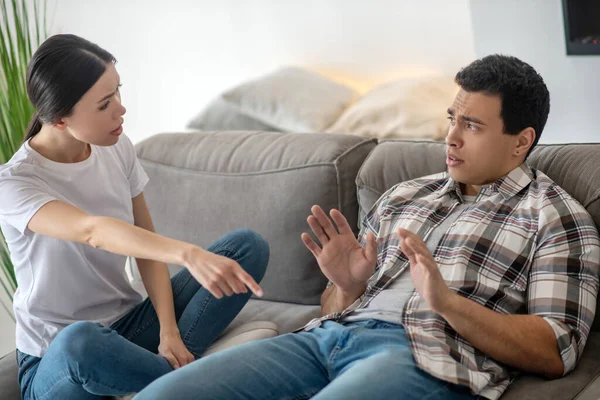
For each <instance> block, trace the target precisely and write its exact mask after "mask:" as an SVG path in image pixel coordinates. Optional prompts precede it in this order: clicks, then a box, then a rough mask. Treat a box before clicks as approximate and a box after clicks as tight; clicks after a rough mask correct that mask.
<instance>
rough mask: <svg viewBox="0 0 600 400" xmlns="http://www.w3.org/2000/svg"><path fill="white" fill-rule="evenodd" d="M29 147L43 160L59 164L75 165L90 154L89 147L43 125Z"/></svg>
mask: <svg viewBox="0 0 600 400" xmlns="http://www.w3.org/2000/svg"><path fill="white" fill-rule="evenodd" d="M29 145H30V146H31V148H32V149H34V150H35V151H37V152H38V153H40V154H41V155H42V156H44V157H45V158H47V159H49V160H51V161H54V162H59V163H77V162H81V161H84V160H86V159H87V158H88V157H89V156H90V154H91V146H90V145H89V144H87V143H85V142H81V141H79V140H77V139H75V138H74V137H73V136H71V134H70V133H68V132H66V131H61V130H58V129H55V128H54V127H52V126H50V125H43V126H42V129H41V130H40V132H39V133H38V134H37V135H35V136H34V137H33V138H32V139H31V140H30V141H29Z"/></svg>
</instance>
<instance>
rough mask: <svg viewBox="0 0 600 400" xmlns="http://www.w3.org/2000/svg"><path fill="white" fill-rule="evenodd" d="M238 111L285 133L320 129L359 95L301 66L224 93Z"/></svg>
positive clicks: (319, 130) (321, 130) (288, 68)
mask: <svg viewBox="0 0 600 400" xmlns="http://www.w3.org/2000/svg"><path fill="white" fill-rule="evenodd" d="M223 98H224V99H225V100H226V101H227V102H229V103H230V104H234V105H235V106H236V107H237V108H238V110H239V112H241V113H242V114H246V115H248V116H250V117H252V118H254V119H257V120H259V121H261V122H263V123H265V124H267V125H269V126H273V127H275V128H277V129H279V130H281V131H284V132H323V131H324V130H325V129H326V128H327V127H329V126H330V125H331V124H333V123H334V122H335V121H336V120H337V119H338V117H339V116H340V115H341V114H342V112H344V110H345V109H346V108H347V107H348V106H349V105H350V104H351V103H352V102H354V101H355V100H356V99H357V98H358V93H357V92H356V91H354V90H353V89H352V88H350V87H348V86H345V85H342V84H341V83H337V82H335V81H332V80H331V79H328V78H325V77H324V76H321V75H318V74H315V73H312V72H309V71H306V70H304V69H301V68H296V67H287V68H282V69H279V70H277V71H275V72H273V73H271V74H269V75H266V76H264V77H262V78H259V79H256V80H253V81H250V82H246V83H244V84H242V85H240V86H237V87H235V88H233V89H231V90H229V91H227V92H225V93H224V94H223Z"/></svg>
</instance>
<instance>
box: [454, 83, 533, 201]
mask: <svg viewBox="0 0 600 400" xmlns="http://www.w3.org/2000/svg"><path fill="white" fill-rule="evenodd" d="M501 108H502V103H501V99H500V96H498V95H489V94H484V93H481V92H466V91H465V90H463V89H460V91H459V92H458V93H457V95H456V97H455V99H454V102H453V103H452V106H451V107H450V108H449V109H448V114H449V119H450V127H449V130H448V135H447V136H446V145H447V147H446V155H447V157H446V164H447V165H448V173H449V174H450V176H451V177H452V179H454V180H455V181H457V182H459V183H461V184H463V186H464V187H463V191H464V194H467V195H475V194H477V193H479V190H480V189H481V186H483V185H485V184H488V183H492V182H494V181H496V180H497V179H499V178H501V177H503V176H504V175H506V174H508V173H509V172H510V171H512V170H513V169H515V168H516V167H517V166H519V165H520V164H521V163H522V162H523V160H524V159H525V153H526V152H523V149H522V148H521V149H520V150H518V149H517V148H518V146H519V140H520V134H519V135H514V136H513V135H507V134H504V133H503V128H504V123H503V121H502V118H501V116H500V111H501Z"/></svg>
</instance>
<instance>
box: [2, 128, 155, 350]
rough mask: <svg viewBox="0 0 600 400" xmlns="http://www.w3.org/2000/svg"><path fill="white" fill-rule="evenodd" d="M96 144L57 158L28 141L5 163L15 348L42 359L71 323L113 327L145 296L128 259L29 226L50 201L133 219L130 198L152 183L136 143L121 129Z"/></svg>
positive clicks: (4, 213) (6, 231)
mask: <svg viewBox="0 0 600 400" xmlns="http://www.w3.org/2000/svg"><path fill="white" fill-rule="evenodd" d="M91 148H92V152H91V155H90V156H89V157H88V158H87V159H86V160H84V161H82V162H78V163H57V162H54V161H51V160H48V159H47V158H45V157H43V156H42V155H41V154H39V153H37V152H36V151H35V150H33V149H32V148H31V146H29V143H28V142H27V143H24V144H23V146H21V148H20V149H19V150H18V151H17V152H16V153H15V155H14V156H13V157H12V158H11V159H10V161H9V162H8V163H6V164H4V165H0V228H1V229H2V232H3V233H4V236H5V238H6V241H7V243H8V247H9V250H10V252H11V259H12V262H13V265H14V267H15V273H16V277H17V282H18V284H19V286H18V289H17V292H16V293H15V295H14V303H13V307H14V312H15V316H16V320H17V332H16V341H17V348H18V349H19V350H20V351H22V352H24V353H27V354H30V355H32V356H36V357H41V356H42V355H43V354H44V353H45V352H46V350H47V348H48V346H49V345H50V342H51V341H52V340H53V339H54V337H55V336H56V335H57V334H58V332H60V331H61V329H63V328H65V327H66V326H67V325H69V324H71V323H73V322H76V321H94V322H98V323H101V324H103V325H105V326H108V325H111V324H112V323H113V322H115V321H117V320H118V319H119V318H120V317H122V316H123V315H125V314H126V313H127V312H128V311H130V310H131V309H132V308H133V307H134V306H135V305H136V304H138V303H139V302H140V301H141V300H142V298H141V296H140V295H139V294H138V293H137V292H136V291H135V290H134V289H133V288H132V287H131V284H130V283H129V280H128V279H127V275H126V272H125V260H126V257H124V256H121V255H117V254H113V253H109V252H108V251H105V250H100V249H96V248H94V247H92V246H89V245H86V244H81V243H76V242H69V241H65V240H60V239H55V238H52V237H49V236H44V235H39V234H37V233H34V232H32V231H31V230H29V229H28V228H27V224H28V223H29V221H30V219H31V218H32V217H33V215H34V214H35V213H36V212H37V211H38V210H39V209H40V208H41V207H42V206H43V205H44V204H46V203H48V202H50V201H52V200H60V201H63V202H65V203H70V204H72V205H74V206H76V207H78V208H80V209H82V210H83V211H85V212H86V213H88V214H90V215H98V216H100V215H102V216H109V217H114V218H118V219H120V220H123V221H125V222H127V223H130V224H133V204H132V198H133V197H136V196H137V195H139V194H140V193H141V192H142V190H143V189H144V186H146V184H147V183H148V176H147V175H146V173H145V172H144V170H143V168H142V166H141V165H140V163H139V161H138V159H137V157H136V153H135V149H134V147H133V144H132V143H131V141H130V140H129V138H127V137H126V136H125V135H121V136H120V137H119V141H118V142H117V144H115V145H113V146H109V147H102V146H94V145H92V146H91Z"/></svg>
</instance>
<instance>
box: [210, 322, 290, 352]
mask: <svg viewBox="0 0 600 400" xmlns="http://www.w3.org/2000/svg"><path fill="white" fill-rule="evenodd" d="M278 334H279V328H278V327H277V324H275V323H274V322H271V321H253V322H246V323H245V324H242V325H240V326H237V327H236V328H233V329H230V330H228V331H227V332H226V333H224V334H223V335H221V336H220V337H219V338H218V339H217V340H215V342H214V343H213V344H211V345H210V347H209V348H208V349H206V351H205V352H204V353H203V354H202V356H203V357H205V356H207V355H209V354H213V353H216V352H217V351H221V350H225V349H228V348H230V347H234V346H237V345H240V344H242V343H246V342H250V341H252V340H259V339H267V338H272V337H275V336H277V335H278Z"/></svg>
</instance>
